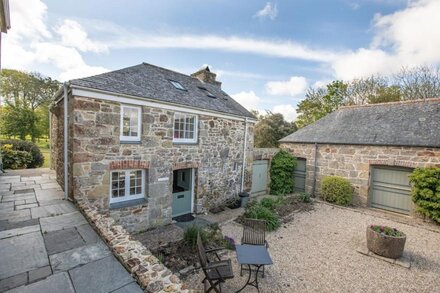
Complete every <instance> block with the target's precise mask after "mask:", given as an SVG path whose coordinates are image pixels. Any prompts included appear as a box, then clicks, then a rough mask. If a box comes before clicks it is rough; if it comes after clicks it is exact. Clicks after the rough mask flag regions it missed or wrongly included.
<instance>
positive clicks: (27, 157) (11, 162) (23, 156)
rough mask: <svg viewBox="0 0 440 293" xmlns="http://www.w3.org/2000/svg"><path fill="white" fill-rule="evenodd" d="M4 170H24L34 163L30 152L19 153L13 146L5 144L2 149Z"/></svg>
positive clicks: (0, 148)
mask: <svg viewBox="0 0 440 293" xmlns="http://www.w3.org/2000/svg"><path fill="white" fill-rule="evenodd" d="M0 152H1V155H2V163H3V168H5V169H24V168H27V166H29V165H30V164H31V162H32V156H31V154H30V153H28V152H24V151H17V150H14V149H13V148H12V144H4V145H2V146H1V147H0Z"/></svg>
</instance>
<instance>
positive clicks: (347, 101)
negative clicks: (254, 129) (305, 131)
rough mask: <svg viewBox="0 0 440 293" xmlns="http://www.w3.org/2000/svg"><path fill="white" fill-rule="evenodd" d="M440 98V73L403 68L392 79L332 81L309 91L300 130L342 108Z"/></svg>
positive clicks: (302, 105) (301, 108)
mask: <svg viewBox="0 0 440 293" xmlns="http://www.w3.org/2000/svg"><path fill="white" fill-rule="evenodd" d="M435 97H440V69H439V68H434V67H429V66H422V67H415V68H411V69H408V68H402V69H401V70H400V72H399V73H397V74H395V75H392V76H381V75H373V76H370V77H366V78H359V79H354V80H352V81H349V82H343V81H338V80H337V81H333V82H331V83H330V84H328V85H327V86H326V87H324V88H310V89H308V90H307V92H306V95H305V99H304V100H302V101H301V102H300V103H299V104H298V109H297V112H298V114H299V115H298V120H297V121H296V124H297V126H298V127H299V128H302V127H304V126H307V125H309V124H311V123H313V122H315V121H316V120H318V119H321V118H322V117H324V116H325V115H327V114H329V113H331V112H333V111H335V110H337V109H338V108H339V107H341V106H349V105H363V104H376V103H388V102H397V101H404V100H417V99H429V98H435Z"/></svg>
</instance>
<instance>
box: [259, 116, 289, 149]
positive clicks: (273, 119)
mask: <svg viewBox="0 0 440 293" xmlns="http://www.w3.org/2000/svg"><path fill="white" fill-rule="evenodd" d="M253 114H254V115H255V116H257V117H258V122H257V123H256V124H255V130H254V146H255V147H257V148H271V147H278V145H279V143H278V140H280V139H281V138H283V137H285V136H287V135H289V134H291V133H293V132H295V131H296V130H297V127H296V125H295V123H293V122H288V121H286V120H284V117H283V115H282V114H279V113H272V112H270V111H268V112H267V113H266V115H259V114H258V112H256V111H254V112H253Z"/></svg>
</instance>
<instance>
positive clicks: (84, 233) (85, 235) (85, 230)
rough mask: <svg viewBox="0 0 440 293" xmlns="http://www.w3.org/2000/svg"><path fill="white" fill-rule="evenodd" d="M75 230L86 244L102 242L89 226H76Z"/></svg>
mask: <svg viewBox="0 0 440 293" xmlns="http://www.w3.org/2000/svg"><path fill="white" fill-rule="evenodd" d="M76 230H77V231H78V233H79V234H80V235H81V237H82V239H84V241H85V242H86V243H87V244H92V243H96V242H102V240H101V238H100V237H99V235H98V234H97V233H96V232H95V230H93V228H92V227H91V226H90V225H89V224H84V225H81V226H78V227H76Z"/></svg>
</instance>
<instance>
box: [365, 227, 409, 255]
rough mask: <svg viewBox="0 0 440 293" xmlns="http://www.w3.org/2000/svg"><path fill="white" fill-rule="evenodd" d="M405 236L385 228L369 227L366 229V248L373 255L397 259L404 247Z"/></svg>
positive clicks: (394, 229) (392, 229) (397, 231)
mask: <svg viewBox="0 0 440 293" xmlns="http://www.w3.org/2000/svg"><path fill="white" fill-rule="evenodd" d="M405 242H406V235H405V234H404V233H403V232H401V231H399V230H397V229H396V228H390V227H387V226H380V225H370V226H368V227H367V247H368V249H369V250H370V251H372V252H374V253H375V254H378V255H381V256H384V257H388V258H399V257H401V256H402V253H403V249H404V247H405Z"/></svg>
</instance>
